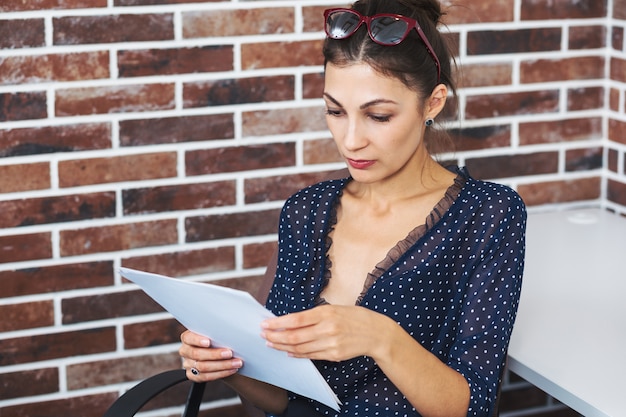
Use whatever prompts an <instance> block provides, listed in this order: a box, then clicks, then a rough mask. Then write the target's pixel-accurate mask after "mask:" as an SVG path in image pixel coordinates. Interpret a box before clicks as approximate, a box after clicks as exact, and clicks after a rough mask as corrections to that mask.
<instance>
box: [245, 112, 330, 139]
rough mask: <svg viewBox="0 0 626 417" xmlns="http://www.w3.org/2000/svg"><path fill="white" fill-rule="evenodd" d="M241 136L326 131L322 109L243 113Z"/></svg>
mask: <svg viewBox="0 0 626 417" xmlns="http://www.w3.org/2000/svg"><path fill="white" fill-rule="evenodd" d="M242 125H243V136H244V137H248V136H263V135H281V134H288V133H296V132H316V131H325V130H327V129H328V126H327V125H326V118H325V116H324V110H323V108H322V107H304V108H290V109H276V110H266V111H254V112H245V113H243V115H242Z"/></svg>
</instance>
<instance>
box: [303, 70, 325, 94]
mask: <svg viewBox="0 0 626 417" xmlns="http://www.w3.org/2000/svg"><path fill="white" fill-rule="evenodd" d="M323 93H324V74H323V73H316V74H304V75H302V98H305V99H307V98H320V97H322V94H323Z"/></svg>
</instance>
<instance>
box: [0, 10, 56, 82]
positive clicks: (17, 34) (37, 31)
mask: <svg viewBox="0 0 626 417" xmlns="http://www.w3.org/2000/svg"><path fill="white" fill-rule="evenodd" d="M2 7H3V6H1V5H0V10H1V9H2ZM44 30H45V29H44V20H43V19H15V20H0V49H19V48H35V47H39V46H45V44H46V39H45V33H44ZM1 68H2V64H0V69H1ZM3 72H4V70H2V71H0V73H3Z"/></svg>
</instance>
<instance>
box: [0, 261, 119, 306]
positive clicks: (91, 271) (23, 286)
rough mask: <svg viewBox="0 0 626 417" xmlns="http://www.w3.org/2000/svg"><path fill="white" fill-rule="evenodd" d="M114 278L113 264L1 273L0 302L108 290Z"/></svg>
mask: <svg viewBox="0 0 626 417" xmlns="http://www.w3.org/2000/svg"><path fill="white" fill-rule="evenodd" d="M113 277H114V271H113V262H111V261H100V262H86V263H78V264H66V265H56V266H46V267H33V268H28V269H19V270H14V271H0V298H6V297H19V296H24V295H32V294H49V293H54V292H60V291H70V290H78V289H81V288H95V287H106V286H111V285H113V284H114V280H113Z"/></svg>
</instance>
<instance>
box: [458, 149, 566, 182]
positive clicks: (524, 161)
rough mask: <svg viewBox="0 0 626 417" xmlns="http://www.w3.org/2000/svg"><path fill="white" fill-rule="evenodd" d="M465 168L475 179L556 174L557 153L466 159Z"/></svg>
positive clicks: (557, 165)
mask: <svg viewBox="0 0 626 417" xmlns="http://www.w3.org/2000/svg"><path fill="white" fill-rule="evenodd" d="M466 166H467V168H468V169H469V172H470V173H471V174H472V175H473V176H474V177H476V178H480V179H496V178H507V177H520V176H525V175H539V174H553V173H556V172H558V168H559V155H558V152H537V153H532V154H518V155H501V156H488V157H482V158H468V159H467V160H466Z"/></svg>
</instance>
